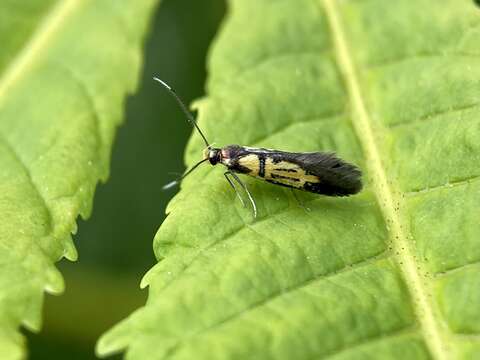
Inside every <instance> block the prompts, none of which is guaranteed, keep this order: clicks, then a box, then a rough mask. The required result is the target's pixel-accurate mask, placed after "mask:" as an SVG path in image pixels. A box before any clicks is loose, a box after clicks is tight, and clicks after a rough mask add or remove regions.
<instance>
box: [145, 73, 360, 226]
mask: <svg viewBox="0 0 480 360" xmlns="http://www.w3.org/2000/svg"><path fill="white" fill-rule="evenodd" d="M154 80H156V81H158V82H159V83H160V84H162V85H163V86H164V87H165V88H166V89H167V90H168V91H169V93H170V94H171V95H173V97H174V98H175V99H176V100H177V102H178V104H179V105H180V107H181V109H182V110H183V112H184V113H185V115H186V116H187V119H188V120H189V121H190V122H191V123H192V125H193V126H194V127H195V128H196V129H197V131H198V133H199V134H200V136H201V137H202V138H203V140H204V142H205V144H206V146H207V147H206V149H205V151H204V156H203V159H202V160H200V161H199V162H198V163H197V164H195V165H194V166H193V167H192V168H191V169H190V170H188V171H187V172H186V173H185V174H184V175H182V176H181V177H180V178H179V179H177V180H175V181H172V182H171V183H169V184H167V185H165V186H164V189H166V188H170V187H172V186H174V185H176V184H178V183H179V182H180V181H181V180H182V179H183V178H185V176H187V175H188V174H190V173H191V172H192V171H193V170H195V169H196V168H197V167H198V166H199V165H200V164H202V163H204V162H206V161H208V162H210V164H211V165H216V164H222V165H224V166H225V167H226V168H227V171H226V172H225V173H224V175H225V178H226V179H227V181H228V183H229V184H230V185H231V186H232V188H233V189H234V190H235V192H236V193H237V196H238V198H239V199H240V201H241V202H242V204H244V202H243V199H242V197H241V196H240V194H239V191H238V189H237V186H236V185H235V182H236V183H237V184H238V185H239V186H240V187H241V188H242V189H243V190H244V191H245V193H246V194H247V196H248V198H249V200H250V202H251V204H252V208H253V214H254V217H256V216H257V207H256V205H255V201H254V199H253V197H252V195H251V194H250V191H249V190H248V188H247V186H246V185H245V184H244V183H243V182H242V181H241V180H240V178H239V177H238V176H237V174H245V175H249V176H253V177H255V178H257V179H261V180H265V181H267V182H269V183H271V184H275V185H280V186H285V187H288V188H291V189H296V190H303V191H308V192H311V193H315V194H321V195H327V196H349V195H353V194H356V193H358V192H359V191H360V190H361V189H362V181H361V176H362V172H361V171H360V169H359V168H358V167H357V166H355V165H353V164H350V163H348V162H346V161H344V160H342V159H340V158H338V157H337V156H336V155H335V154H334V153H332V152H299V153H295V152H286V151H279V150H272V149H264V148H252V147H246V146H239V145H228V146H225V147H222V148H214V147H212V146H211V145H210V143H209V142H208V141H207V138H206V137H205V135H203V133H202V131H201V130H200V128H199V127H198V125H197V123H196V122H195V119H194V118H193V116H192V114H191V113H190V112H189V111H188V109H187V107H186V106H185V104H184V103H183V101H182V100H181V99H180V97H179V96H178V95H177V93H176V92H175V90H173V89H172V88H171V87H170V86H169V85H167V84H166V83H165V82H164V81H162V80H160V79H159V78H156V77H154ZM244 205H245V204H244Z"/></svg>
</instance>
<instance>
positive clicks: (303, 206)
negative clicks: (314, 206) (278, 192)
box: [290, 188, 311, 211]
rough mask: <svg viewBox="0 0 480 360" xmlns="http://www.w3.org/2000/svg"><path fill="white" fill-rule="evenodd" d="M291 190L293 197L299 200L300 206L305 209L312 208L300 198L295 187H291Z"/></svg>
mask: <svg viewBox="0 0 480 360" xmlns="http://www.w3.org/2000/svg"><path fill="white" fill-rule="evenodd" d="M290 191H291V192H292V195H293V197H294V198H295V200H296V201H297V203H298V206H300V207H301V208H303V209H304V210H305V211H311V209H310V208H308V207H306V206H305V203H304V202H303V201H302V200H300V199H299V198H298V196H297V194H296V193H295V189H292V188H290Z"/></svg>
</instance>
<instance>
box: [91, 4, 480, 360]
mask: <svg viewBox="0 0 480 360" xmlns="http://www.w3.org/2000/svg"><path fill="white" fill-rule="evenodd" d="M479 43H480V12H479V11H478V9H476V8H475V6H474V4H473V3H471V2H458V1H454V0H449V1H443V2H441V3H439V2H437V1H433V0H421V1H408V0H403V1H396V2H387V1H384V0H363V1H338V0H324V1H320V0H316V1H315V0H301V1H289V0H279V1H267V0H264V1H255V0H237V1H235V0H232V1H230V12H229V15H228V18H227V19H226V21H225V25H224V27H223V29H222V31H221V34H220V36H219V38H218V39H217V41H216V43H215V44H214V46H213V50H212V53H211V56H210V65H209V66H210V78H209V82H208V96H207V97H206V98H205V99H203V100H201V101H199V102H198V104H197V107H198V110H199V123H200V125H201V126H202V128H203V129H204V131H205V133H206V134H207V136H208V137H209V139H210V141H212V142H216V144H217V145H226V144H229V143H239V144H242V145H249V146H264V147H270V148H279V149H284V150H290V151H316V150H335V151H336V152H337V153H338V154H339V155H340V156H341V157H342V158H345V159H346V160H348V161H351V162H354V163H357V164H358V165H360V166H361V167H362V168H363V169H364V172H365V176H364V178H365V183H366V187H365V190H364V191H363V193H362V194H360V195H358V196H355V197H352V198H348V199H332V198H325V197H320V196H315V195H309V194H303V195H302V198H303V200H304V201H305V202H306V206H307V207H308V208H309V211H308V210H306V209H305V208H303V207H301V206H299V205H298V204H297V202H296V201H295V199H294V198H293V196H292V195H291V194H290V192H289V191H287V190H284V189H281V188H277V187H274V186H272V185H269V184H264V183H261V182H258V181H255V180H250V179H245V181H247V183H248V185H249V187H250V188H251V191H252V193H253V194H254V195H255V197H256V199H257V203H258V205H259V214H260V215H259V218H258V219H257V220H254V219H253V218H252V215H251V212H250V211H249V210H248V209H243V208H242V207H241V206H240V204H239V203H238V202H237V201H235V199H234V194H233V193H232V192H231V191H230V189H229V186H228V184H227V183H226V182H225V181H224V179H223V176H222V169H220V168H219V167H217V168H213V169H212V168H207V167H205V168H203V169H202V170H199V171H198V172H197V173H196V174H195V175H191V176H190V177H189V178H187V179H186V180H185V182H184V183H183V184H182V189H181V191H180V193H179V194H178V195H177V196H176V197H175V198H174V200H173V201H172V202H171V203H170V205H169V207H168V209H167V211H168V212H169V213H170V215H169V216H168V218H167V219H166V221H165V222H164V223H163V224H162V226H161V228H160V230H159V231H158V234H157V236H156V238H155V242H154V248H155V252H156V255H157V258H158V259H159V263H158V264H157V265H156V266H155V267H154V268H153V269H152V270H151V271H150V272H149V273H148V274H147V276H146V277H145V278H144V281H143V285H149V286H150V295H149V300H148V303H147V304H146V306H145V307H144V308H142V309H140V310H138V311H137V312H135V313H134V314H133V315H132V316H131V317H130V318H128V319H127V320H126V321H124V322H123V323H121V324H119V325H117V326H116V327H115V328H114V329H112V330H111V331H110V332H109V333H108V334H107V335H106V336H105V337H104V338H103V339H102V340H101V341H100V343H99V352H100V353H102V354H106V353H109V352H112V351H118V350H122V349H127V358H129V359H144V358H149V359H167V358H168V359H193V358H194V359H249V358H256V359H314V358H315V359H318V358H326V357H329V358H336V359H359V358H365V359H372V358H379V359H388V358H392V359H393V358H396V359H404V358H408V359H428V358H435V359H452V358H465V359H469V358H474V357H478V356H480V335H479V333H480V328H479V326H478V324H480V321H479V320H480V306H478V304H479V301H480V286H479V285H480V284H479V280H478V279H480V265H479V261H480V222H479V221H478V204H479V202H480V182H479V181H478V176H480V167H479V166H478V164H479V161H480V111H479V107H478V103H479V100H480V67H479V66H478V65H479V59H480V58H479V56H480V51H479V47H478V44H479ZM201 150H202V142H201V139H200V138H199V137H198V136H197V134H194V136H193V138H192V141H191V143H190V145H189V147H188V149H187V153H186V162H187V164H189V165H191V164H193V163H194V162H195V161H196V160H198V159H199V158H200V157H201Z"/></svg>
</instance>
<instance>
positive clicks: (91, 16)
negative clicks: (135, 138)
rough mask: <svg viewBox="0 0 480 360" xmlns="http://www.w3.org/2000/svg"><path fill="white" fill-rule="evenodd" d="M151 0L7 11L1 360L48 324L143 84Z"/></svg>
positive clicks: (0, 162) (1, 85) (1, 36)
mask: <svg viewBox="0 0 480 360" xmlns="http://www.w3.org/2000/svg"><path fill="white" fill-rule="evenodd" d="M155 2H156V1H155V0H142V1H135V2H133V1H131V2H118V1H110V0H101V1H80V0H66V1H63V0H62V1H54V0H48V1H20V2H12V1H7V2H2V3H1V4H0V41H1V43H2V47H1V49H0V215H1V219H0V358H2V359H16V358H19V357H22V356H23V354H24V346H23V341H24V340H23V337H22V336H21V335H20V333H19V332H18V327H19V325H20V324H23V325H24V326H26V327H27V328H29V329H31V330H39V328H40V326H41V304H42V299H43V292H44V291H45V290H46V291H48V292H51V293H59V292H62V290H63V286H64V285H63V279H62V277H61V275H60V273H59V272H58V271H57V270H56V268H55V267H54V262H55V261H57V260H59V259H60V258H61V257H62V256H65V257H67V258H68V259H71V260H75V259H76V257H77V254H76V250H75V247H74V245H73V243H72V240H71V237H70V234H71V232H74V231H75V219H76V217H77V216H78V214H81V215H82V216H83V217H87V216H88V214H89V213H90V209H91V202H92V197H93V191H94V188H95V185H96V183H97V182H98V180H99V179H101V180H105V179H106V177H107V175H108V167H109V157H110V150H111V145H112V139H113V135H114V131H115V129H116V127H117V125H118V124H119V122H120V121H121V119H122V111H123V101H124V98H125V95H126V93H127V92H131V91H132V90H133V89H134V87H135V84H136V79H137V75H138V71H139V67H140V56H139V54H140V50H141V45H142V39H143V37H144V35H145V33H146V30H147V24H148V20H149V17H150V15H151V13H152V10H153V7H154V4H155Z"/></svg>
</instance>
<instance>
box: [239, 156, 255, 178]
mask: <svg viewBox="0 0 480 360" xmlns="http://www.w3.org/2000/svg"><path fill="white" fill-rule="evenodd" d="M238 164H239V165H241V166H243V167H245V168H247V169H250V172H249V173H248V174H247V175H251V176H258V172H259V170H260V160H259V159H258V156H257V155H255V154H250V155H246V156H243V157H241V158H240V159H238Z"/></svg>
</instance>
